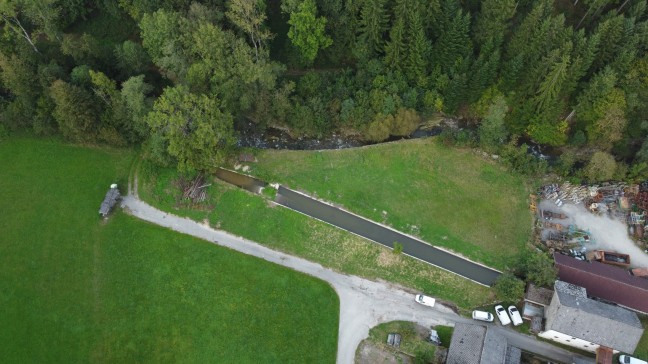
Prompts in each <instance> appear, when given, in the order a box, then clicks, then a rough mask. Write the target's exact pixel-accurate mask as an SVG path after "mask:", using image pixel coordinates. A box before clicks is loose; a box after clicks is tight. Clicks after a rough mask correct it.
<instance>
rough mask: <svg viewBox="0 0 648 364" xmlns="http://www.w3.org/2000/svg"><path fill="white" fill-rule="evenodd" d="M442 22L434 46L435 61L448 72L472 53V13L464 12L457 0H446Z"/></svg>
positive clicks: (443, 70)
mask: <svg viewBox="0 0 648 364" xmlns="http://www.w3.org/2000/svg"><path fill="white" fill-rule="evenodd" d="M441 23H442V24H443V29H441V33H440V35H439V38H438V39H437V41H436V44H435V46H434V56H433V63H434V64H435V65H438V66H439V67H440V68H441V71H442V72H444V73H447V72H449V71H451V70H453V69H454V67H455V66H456V65H457V63H460V62H462V61H463V59H464V58H467V57H468V56H470V55H471V54H472V42H471V40H470V36H469V32H470V14H467V13H466V14H464V12H463V11H462V10H461V8H460V7H459V5H458V3H457V2H456V1H454V0H445V1H444V3H443V5H442V22H441Z"/></svg>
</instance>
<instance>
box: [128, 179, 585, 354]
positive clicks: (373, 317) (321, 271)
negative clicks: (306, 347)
mask: <svg viewBox="0 0 648 364" xmlns="http://www.w3.org/2000/svg"><path fill="white" fill-rule="evenodd" d="M134 192H135V193H136V191H134ZM122 207H123V208H124V209H125V210H126V211H127V212H128V213H130V214H131V215H133V216H135V217H137V218H140V219H142V220H146V221H149V222H151V223H154V224H156V225H160V226H164V227H168V228H170V229H173V230H175V231H178V232H181V233H184V234H188V235H192V236H195V237H198V238H201V239H204V240H207V241H210V242H212V243H214V244H217V245H220V246H224V247H227V248H230V249H234V250H237V251H239V252H241V253H244V254H248V255H253V256H255V257H258V258H261V259H264V260H267V261H269V262H273V263H276V264H280V265H283V266H285V267H288V268H292V269H294V270H296V271H300V272H303V273H306V274H310V275H312V276H314V277H317V278H319V279H322V280H324V281H326V282H328V283H329V284H330V285H331V286H333V288H334V289H335V291H336V292H337V294H338V296H339V297H340V325H339V336H338V351H337V363H339V364H351V363H353V362H354V357H355V351H356V348H357V347H358V345H359V344H360V342H361V341H362V340H363V339H365V338H366V337H367V336H368V334H369V329H370V328H371V327H373V326H375V325H377V324H379V323H382V322H387V321H393V320H406V321H414V322H417V323H419V324H421V325H425V326H431V325H449V326H454V324H455V323H456V322H466V323H474V321H472V320H469V319H466V318H463V317H460V316H458V315H457V314H455V313H454V312H453V311H452V310H450V309H449V308H447V307H445V306H443V305H440V304H437V305H435V307H434V308H430V307H426V306H422V305H419V304H417V303H415V302H414V294H415V292H408V291H405V290H403V289H402V288H399V287H396V286H394V285H391V284H388V283H383V282H374V281H370V280H367V279H363V278H359V277H356V276H350V275H345V274H340V273H338V272H335V271H333V270H331V269H328V268H324V267H322V266H321V265H320V264H317V263H313V262H310V261H308V260H305V259H301V258H298V257H294V256H291V255H288V254H284V253H281V252H278V251H274V250H272V249H269V248H266V247H264V246H262V245H259V244H257V243H255V242H252V241H249V240H246V239H243V238H241V237H238V236H235V235H232V234H229V233H226V232H224V231H220V230H214V229H212V228H210V227H209V226H207V225H204V224H200V223H198V222H195V221H193V220H190V219H186V218H182V217H178V216H175V215H173V214H168V213H165V212H163V211H160V210H158V209H156V208H154V207H152V206H150V205H148V204H146V203H145V202H143V201H141V200H139V199H138V198H136V197H134V196H133V195H128V196H125V197H124V199H123V200H122ZM498 330H501V331H503V332H506V336H507V337H508V338H509V340H514V341H512V342H514V343H515V344H516V346H518V347H520V348H523V349H525V348H527V347H528V348H533V350H534V351H536V352H538V353H539V354H541V355H543V356H545V357H548V358H551V359H553V360H554V361H558V362H563V363H572V362H573V361H572V354H571V353H569V352H568V351H565V350H563V349H560V348H557V347H554V346H552V345H549V344H546V343H544V342H539V341H537V340H536V339H535V338H533V337H529V336H526V335H522V334H519V333H516V332H514V331H512V330H508V329H498Z"/></svg>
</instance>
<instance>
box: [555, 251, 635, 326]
mask: <svg viewBox="0 0 648 364" xmlns="http://www.w3.org/2000/svg"><path fill="white" fill-rule="evenodd" d="M554 260H555V263H556V267H557V268H558V277H559V279H560V280H562V281H565V282H568V283H572V284H576V285H579V286H581V287H585V288H586V289H587V293H588V294H589V295H590V296H594V297H598V298H602V299H605V300H608V301H610V302H614V303H617V304H619V305H622V306H625V307H628V308H631V309H633V310H637V311H640V312H644V313H648V280H646V279H644V278H640V277H635V276H633V275H631V274H630V273H629V272H628V271H627V270H625V269H622V268H619V267H614V266H610V265H607V264H603V263H599V262H584V261H580V260H578V259H574V258H572V257H568V256H566V255H562V254H558V253H555V254H554Z"/></svg>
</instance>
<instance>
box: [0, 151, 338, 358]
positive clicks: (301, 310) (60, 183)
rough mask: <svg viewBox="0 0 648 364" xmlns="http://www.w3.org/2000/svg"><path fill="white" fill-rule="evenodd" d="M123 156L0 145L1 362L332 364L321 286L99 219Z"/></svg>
mask: <svg viewBox="0 0 648 364" xmlns="http://www.w3.org/2000/svg"><path fill="white" fill-rule="evenodd" d="M133 157H134V155H133V153H132V152H130V151H125V150H115V149H108V148H84V147H77V146H69V145H65V144H62V143H60V142H57V141H45V140H36V139H31V138H12V139H8V140H3V141H0V165H1V166H2V173H1V174H0V191H2V193H0V221H2V224H1V226H2V228H1V229H0V230H1V232H0V306H1V307H2V309H1V310H0V323H2V328H1V329H0V357H1V358H2V361H3V362H8V363H26V362H32V363H50V362H60V363H75V362H83V363H87V362H99V363H100V362H107V363H119V362H178V361H182V362H200V363H204V362H237V363H258V362H291V361H295V360H298V361H302V360H303V361H305V362H322V363H325V362H326V363H331V362H334V361H335V356H336V344H337V329H338V312H339V307H338V306H339V302H338V298H337V295H336V294H335V292H334V291H333V290H332V288H331V287H330V286H328V285H327V284H326V283H324V282H321V281H319V280H316V279H314V278H312V277H309V276H306V275H302V274H298V273H296V272H294V271H291V270H288V269H284V268H282V267H280V266H277V265H274V264H270V263H267V262H265V261H262V260H259V259H256V258H252V257H248V256H245V255H242V254H239V253H236V252H233V251H231V250H228V249H223V248H219V247H217V246H215V245H213V244H210V243H207V242H204V241H202V240H198V239H194V238H191V237H188V236H185V235H180V234H177V233H174V232H172V231H169V230H166V229H162V228H159V227H157V226H154V225H150V224H147V223H144V222H141V221H139V220H137V219H134V218H132V217H130V216H128V215H125V214H123V213H122V212H119V211H118V212H116V213H115V214H114V215H113V216H111V217H110V218H109V219H108V220H107V221H102V220H100V219H99V218H98V216H97V210H98V208H99V203H100V202H101V200H102V199H103V197H104V194H105V192H106V189H107V187H108V185H109V184H110V183H111V182H114V181H117V182H118V183H120V184H121V186H122V188H125V183H126V179H127V176H128V172H129V168H130V165H131V163H132V160H133ZM304 348H308V350H305V349H304Z"/></svg>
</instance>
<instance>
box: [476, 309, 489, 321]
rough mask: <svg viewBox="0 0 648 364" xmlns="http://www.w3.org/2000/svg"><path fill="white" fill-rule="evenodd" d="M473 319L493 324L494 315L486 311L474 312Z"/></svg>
mask: <svg viewBox="0 0 648 364" xmlns="http://www.w3.org/2000/svg"><path fill="white" fill-rule="evenodd" d="M472 318H473V320H479V321H486V322H493V319H494V317H493V314H491V313H490V312H484V311H477V310H475V311H473V313H472Z"/></svg>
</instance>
